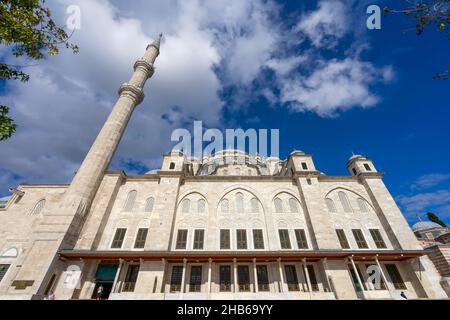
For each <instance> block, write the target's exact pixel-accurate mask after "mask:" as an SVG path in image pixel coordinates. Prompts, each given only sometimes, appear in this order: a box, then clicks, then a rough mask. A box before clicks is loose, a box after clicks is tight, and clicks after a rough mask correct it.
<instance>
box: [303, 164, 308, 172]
mask: <svg viewBox="0 0 450 320" xmlns="http://www.w3.org/2000/svg"><path fill="white" fill-rule="evenodd" d="M302 168H303V170H308V164H307V163H306V162H302Z"/></svg>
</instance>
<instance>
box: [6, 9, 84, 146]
mask: <svg viewBox="0 0 450 320" xmlns="http://www.w3.org/2000/svg"><path fill="white" fill-rule="evenodd" d="M69 39H70V35H69V34H67V32H66V31H65V30H64V28H63V27H59V26H57V25H56V23H55V22H54V21H53V19H52V15H51V12H50V9H49V8H48V7H46V4H45V0H0V45H2V46H5V47H7V48H8V49H9V51H10V53H11V54H12V55H13V56H14V57H16V58H21V57H22V58H25V59H26V60H41V59H44V58H45V57H47V56H54V55H57V54H58V53H59V50H60V47H65V48H67V49H70V50H72V51H73V52H74V53H77V52H78V47H77V46H76V45H75V44H72V43H70V42H69ZM29 78H30V77H29V75H28V74H27V73H26V72H24V66H17V65H11V64H7V63H4V62H0V81H5V80H19V81H23V82H26V81H28V80H29ZM8 114H9V109H8V107H7V106H0V141H2V140H6V139H8V138H10V137H11V135H12V134H13V133H14V132H15V131H16V124H15V123H14V120H13V119H11V118H10V116H9V115H8Z"/></svg>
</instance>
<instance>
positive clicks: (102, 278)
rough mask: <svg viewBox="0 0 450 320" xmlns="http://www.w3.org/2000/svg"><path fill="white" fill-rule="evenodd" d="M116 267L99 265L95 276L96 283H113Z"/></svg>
mask: <svg viewBox="0 0 450 320" xmlns="http://www.w3.org/2000/svg"><path fill="white" fill-rule="evenodd" d="M118 267H119V266H118V265H113V264H108V265H102V264H101V265H99V266H98V268H97V273H96V274H95V278H96V282H110V281H114V278H115V277H116V273H117V269H118Z"/></svg>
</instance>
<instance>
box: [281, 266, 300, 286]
mask: <svg viewBox="0 0 450 320" xmlns="http://www.w3.org/2000/svg"><path fill="white" fill-rule="evenodd" d="M284 271H285V273H286V283H287V285H288V290H289V291H299V290H300V288H299V285H298V278H297V270H296V268H295V266H294V265H286V266H284Z"/></svg>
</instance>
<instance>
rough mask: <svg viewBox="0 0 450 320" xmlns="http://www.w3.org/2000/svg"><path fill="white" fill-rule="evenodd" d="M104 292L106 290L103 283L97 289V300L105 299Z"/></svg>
mask: <svg viewBox="0 0 450 320" xmlns="http://www.w3.org/2000/svg"><path fill="white" fill-rule="evenodd" d="M103 292H104V288H103V285H100V287H98V289H97V300H102V299H103Z"/></svg>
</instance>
